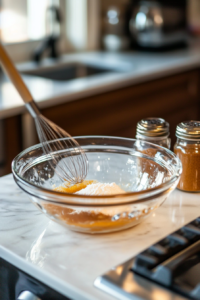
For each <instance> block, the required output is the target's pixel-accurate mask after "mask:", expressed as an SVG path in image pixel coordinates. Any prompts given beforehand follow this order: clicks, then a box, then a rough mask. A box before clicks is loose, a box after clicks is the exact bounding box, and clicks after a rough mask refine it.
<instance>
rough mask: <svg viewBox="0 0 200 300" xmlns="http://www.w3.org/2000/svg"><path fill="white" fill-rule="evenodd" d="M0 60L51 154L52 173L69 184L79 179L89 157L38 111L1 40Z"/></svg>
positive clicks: (84, 171) (43, 143)
mask: <svg viewBox="0 0 200 300" xmlns="http://www.w3.org/2000/svg"><path fill="white" fill-rule="evenodd" d="M0 62H1V64H2V66H3V68H4V70H5V71H6V73H7V74H8V76H9V78H10V80H11V81H12V83H13V84H14V86H15V88H16V89H17V91H18V93H19V94H20V96H21V97H22V99H23V101H24V103H25V106H26V108H27V110H28V111H29V113H30V114H31V116H32V117H33V118H34V120H35V125H36V130H37V134H38V137H39V140H40V142H41V144H42V149H43V152H44V153H45V154H46V155H48V156H50V158H51V159H50V160H49V163H50V165H51V167H52V168H53V169H54V171H55V173H56V174H57V175H58V177H59V178H60V180H61V181H63V182H68V183H69V184H76V183H80V182H82V181H83V180H84V179H85V178H86V176H87V172H88V160H87V156H86V154H85V152H84V150H83V149H82V148H81V147H80V145H79V144H78V142H77V141H76V140H75V139H74V138H73V137H71V136H70V135H69V134H68V133H67V132H66V131H65V130H63V129H62V128H60V127H59V126H57V125H56V124H55V123H53V122H52V121H50V120H48V119H47V118H46V117H44V116H43V115H42V114H41V112H40V110H39V108H38V107H37V105H36V103H35V101H34V100H33V97H32V95H31V93H30V91H29V90H28V88H27V86H26V85H25V83H24V81H23V79H22V78H21V76H20V74H19V72H18V71H17V69H16V68H15V66H14V64H13V62H12V60H11V59H10V57H9V56H8V54H7V53H6V51H5V49H4V47H3V46H2V44H1V43H0Z"/></svg>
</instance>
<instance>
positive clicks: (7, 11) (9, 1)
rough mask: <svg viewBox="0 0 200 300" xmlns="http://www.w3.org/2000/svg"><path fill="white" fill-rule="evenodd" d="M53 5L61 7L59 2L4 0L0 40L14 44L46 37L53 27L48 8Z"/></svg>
mask: <svg viewBox="0 0 200 300" xmlns="http://www.w3.org/2000/svg"><path fill="white" fill-rule="evenodd" d="M52 5H56V6H57V5H59V1H58V0H2V1H1V7H0V39H1V40H2V41H3V42H5V43H13V42H23V41H27V40H37V39H41V38H43V37H45V35H46V34H47V33H48V32H49V31H50V29H49V27H51V25H49V22H50V21H49V18H48V13H47V12H48V10H47V8H48V7H50V6H52ZM47 18H48V19H47Z"/></svg>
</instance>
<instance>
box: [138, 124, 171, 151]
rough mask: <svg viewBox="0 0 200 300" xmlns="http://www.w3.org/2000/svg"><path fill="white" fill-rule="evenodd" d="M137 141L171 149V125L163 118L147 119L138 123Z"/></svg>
mask: <svg viewBox="0 0 200 300" xmlns="http://www.w3.org/2000/svg"><path fill="white" fill-rule="evenodd" d="M136 139H139V140H144V141H146V142H150V143H153V144H157V145H159V146H162V147H165V148H168V149H170V146H171V139H170V138H169V123H167V122H166V121H165V120H164V119H161V118H145V119H142V120H141V121H140V122H138V123H137V128H136Z"/></svg>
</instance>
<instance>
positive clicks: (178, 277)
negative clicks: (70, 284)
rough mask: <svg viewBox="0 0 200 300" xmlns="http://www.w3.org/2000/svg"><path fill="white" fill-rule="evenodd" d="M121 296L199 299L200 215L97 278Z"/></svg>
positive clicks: (110, 291)
mask: <svg viewBox="0 0 200 300" xmlns="http://www.w3.org/2000/svg"><path fill="white" fill-rule="evenodd" d="M95 286H96V287H98V288H100V289H102V290H104V291H105V292H108V293H109V294H111V295H113V296H115V297H116V298H118V299H121V300H122V299H123V300H126V299H127V300H128V299H146V300H150V299H152V300H153V299H154V300H155V299H169V300H170V299H173V300H184V299H194V300H198V299H200V217H199V218H197V219H195V220H194V221H192V222H191V223H189V224H187V225H185V226H183V227H182V228H180V229H179V230H177V231H176V232H174V233H172V234H170V235H168V236H167V237H165V238H164V239H162V240H160V241H158V242H157V243H156V244H154V245H152V246H150V247H149V248H147V249H146V250H144V251H143V252H141V253H139V254H138V255H136V256H135V257H133V258H131V259H130V260H128V261H126V262H125V263H123V264H121V265H118V266H117V267H114V268H113V269H112V270H110V271H109V272H107V273H106V274H104V275H103V276H100V277H98V278H97V279H96V281H95Z"/></svg>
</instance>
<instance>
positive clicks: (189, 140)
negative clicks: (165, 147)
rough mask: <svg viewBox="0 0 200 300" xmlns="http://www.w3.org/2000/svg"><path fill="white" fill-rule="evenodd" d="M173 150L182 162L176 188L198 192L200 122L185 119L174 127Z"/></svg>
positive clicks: (199, 189) (199, 181) (199, 180)
mask: <svg viewBox="0 0 200 300" xmlns="http://www.w3.org/2000/svg"><path fill="white" fill-rule="evenodd" d="M176 136H177V142H176V144H175V146H174V152H175V154H176V155H177V156H178V158H179V159H180V160H181V162H182V167H183V170H182V174H181V178H180V181H179V184H178V186H177V188H179V189H180V190H183V191H187V192H200V122H199V121H186V122H182V123H180V124H179V125H178V126H177V128H176Z"/></svg>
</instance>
